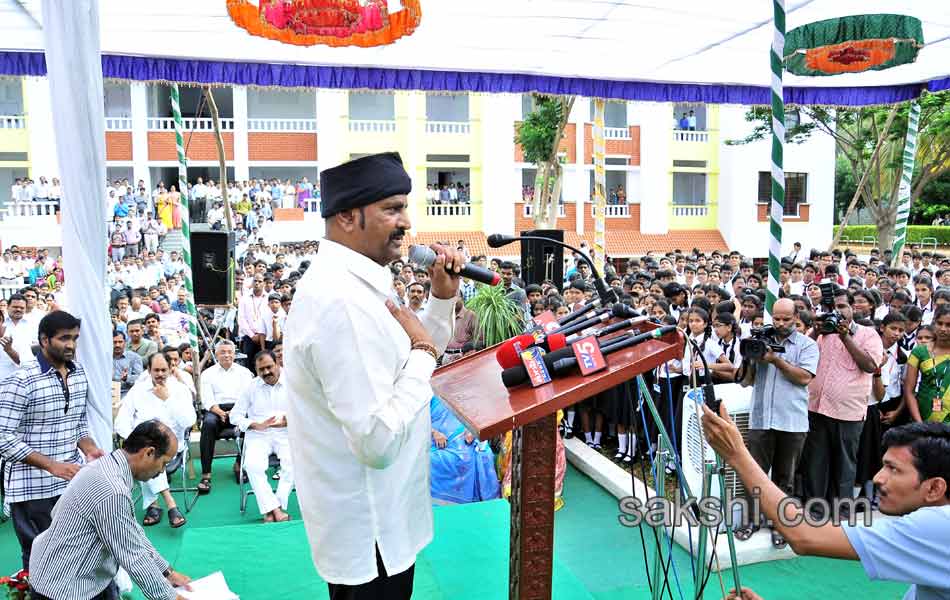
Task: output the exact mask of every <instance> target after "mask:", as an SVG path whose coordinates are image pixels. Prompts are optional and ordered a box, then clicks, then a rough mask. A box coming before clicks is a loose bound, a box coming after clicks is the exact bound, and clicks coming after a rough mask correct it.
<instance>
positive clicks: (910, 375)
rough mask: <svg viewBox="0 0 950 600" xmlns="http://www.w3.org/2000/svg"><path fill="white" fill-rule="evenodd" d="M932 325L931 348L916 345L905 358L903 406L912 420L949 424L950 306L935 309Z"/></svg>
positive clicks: (924, 345) (919, 344)
mask: <svg viewBox="0 0 950 600" xmlns="http://www.w3.org/2000/svg"><path fill="white" fill-rule="evenodd" d="M933 325H934V329H935V330H936V333H937V334H936V336H935V338H934V341H933V347H928V346H927V345H926V344H921V343H918V344H917V345H916V346H914V349H913V351H911V353H910V356H909V357H908V358H907V370H906V372H905V373H904V404H905V405H906V406H907V409H908V411H909V412H910V417H911V420H913V421H917V422H918V423H919V422H926V423H950V306H947V305H943V306H941V307H939V308H937V310H936V311H935V312H934V318H933ZM918 375H920V383H919V385H918V382H917V376H918ZM915 386H916V388H917V389H916V392H915V391H914V388H915ZM898 410H900V409H898Z"/></svg>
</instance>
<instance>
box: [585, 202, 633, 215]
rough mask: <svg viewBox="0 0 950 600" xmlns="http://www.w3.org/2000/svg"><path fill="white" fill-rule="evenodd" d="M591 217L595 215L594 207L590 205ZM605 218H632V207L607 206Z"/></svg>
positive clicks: (622, 205) (620, 205)
mask: <svg viewBox="0 0 950 600" xmlns="http://www.w3.org/2000/svg"><path fill="white" fill-rule="evenodd" d="M590 216H592V217H593V216H595V215H594V205H593V204H591V205H590ZM604 216H605V217H607V218H608V219H618V218H624V217H629V216H630V206H629V205H627V204H607V205H606V206H604Z"/></svg>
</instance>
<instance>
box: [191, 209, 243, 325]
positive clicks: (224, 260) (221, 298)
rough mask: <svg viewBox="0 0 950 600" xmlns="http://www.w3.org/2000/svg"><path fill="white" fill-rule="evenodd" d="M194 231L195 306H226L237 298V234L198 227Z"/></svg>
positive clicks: (193, 281) (193, 275) (192, 239)
mask: <svg viewBox="0 0 950 600" xmlns="http://www.w3.org/2000/svg"><path fill="white" fill-rule="evenodd" d="M194 227H195V228H194V229H192V230H191V273H192V279H191V280H192V283H193V284H194V286H195V304H196V305H199V306H200V305H211V306H226V305H230V304H231V302H232V301H233V296H234V266H233V265H234V260H233V259H234V246H235V241H234V233H233V232H232V233H226V232H224V231H213V230H211V229H209V228H207V226H204V227H201V226H200V225H198V224H195V226H194Z"/></svg>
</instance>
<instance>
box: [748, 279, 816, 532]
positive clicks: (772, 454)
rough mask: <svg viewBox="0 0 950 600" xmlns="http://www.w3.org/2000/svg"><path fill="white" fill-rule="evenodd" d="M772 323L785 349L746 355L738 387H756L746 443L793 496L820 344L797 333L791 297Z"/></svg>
mask: <svg viewBox="0 0 950 600" xmlns="http://www.w3.org/2000/svg"><path fill="white" fill-rule="evenodd" d="M772 324H773V325H774V326H775V332H776V337H777V338H778V343H780V344H781V345H782V346H783V347H784V348H785V351H784V352H773V351H772V350H769V351H768V352H766V354H765V356H763V357H762V358H759V359H750V358H748V357H743V364H744V365H747V367H746V372H745V374H744V377H743V378H742V380H741V381H740V383H741V384H742V385H743V386H750V385H751V386H753V387H752V413H751V414H750V415H749V433H748V437H747V442H746V443H747V445H748V447H749V453H750V454H752V457H753V458H754V459H755V462H757V463H758V464H759V466H760V467H761V468H762V470H763V471H765V472H766V473H768V472H769V469H771V470H772V482H773V483H774V484H775V485H776V486H778V488H779V489H781V490H782V491H783V492H784V493H785V494H786V495H791V494H792V487H793V483H794V478H795V468H796V467H797V464H796V463H797V461H798V457H799V455H801V452H802V447H803V446H804V445H805V437H806V436H807V435H808V383H809V382H810V381H811V380H812V378H813V377H814V376H815V372H816V371H817V370H818V344H816V343H815V341H814V340H813V339H811V338H810V337H808V336H806V335H802V334H801V333H798V332H797V331H796V330H795V303H794V302H792V301H791V300H789V299H788V298H782V299H781V300H777V301H776V302H775V305H774V306H773V307H772ZM758 529H759V526H758V524H755V523H750V524H748V525H744V526H742V527H740V528H738V529H736V531H735V536H736V538H737V539H739V540H747V539H749V538H750V537H751V536H752V534H753V533H755V532H756V531H757V530H758ZM772 545H773V546H774V547H776V548H784V547H785V545H786V542H785V539H784V538H783V537H782V535H781V534H780V533H779V532H778V531H777V530H776V529H772Z"/></svg>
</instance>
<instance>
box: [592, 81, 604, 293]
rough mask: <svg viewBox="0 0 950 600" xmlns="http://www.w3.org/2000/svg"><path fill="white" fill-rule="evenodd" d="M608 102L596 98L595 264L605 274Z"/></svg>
mask: <svg viewBox="0 0 950 600" xmlns="http://www.w3.org/2000/svg"><path fill="white" fill-rule="evenodd" d="M606 106H607V102H606V101H605V100H604V99H603V98H594V128H593V138H594V140H593V141H594V257H593V258H594V266H596V267H597V272H598V273H600V274H601V276H603V275H604V265H605V263H606V260H605V259H606V257H607V251H606V247H607V240H606V236H607V234H606V232H605V221H606V218H605V217H606V215H605V213H606V211H607V199H606V197H605V188H606V186H607V175H606V173H605V171H604V156H605V155H606V153H607V150H606V145H605V141H604V111H605V110H606Z"/></svg>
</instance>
